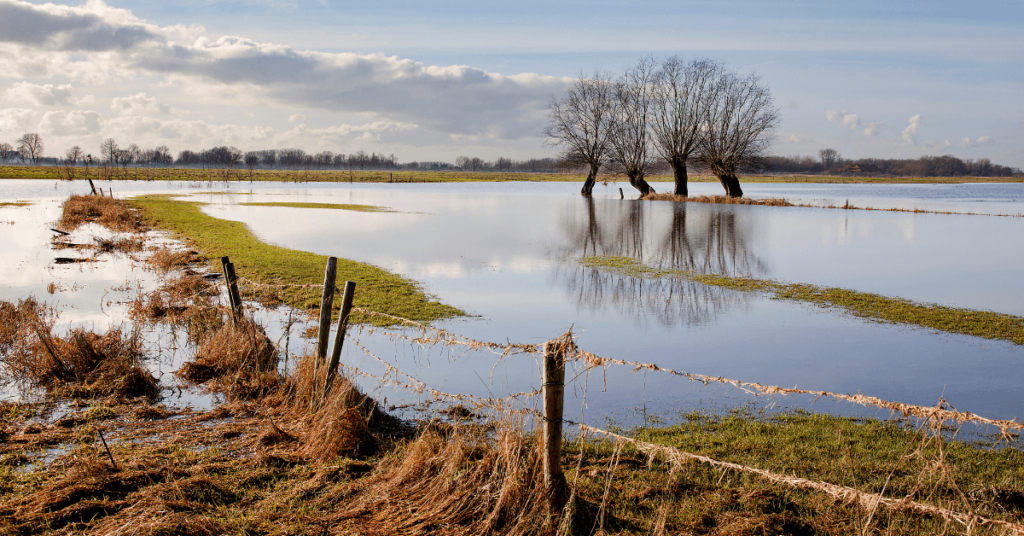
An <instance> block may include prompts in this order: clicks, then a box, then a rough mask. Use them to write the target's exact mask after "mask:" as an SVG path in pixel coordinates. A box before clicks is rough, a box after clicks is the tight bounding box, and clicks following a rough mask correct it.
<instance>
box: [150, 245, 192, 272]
mask: <svg viewBox="0 0 1024 536" xmlns="http://www.w3.org/2000/svg"><path fill="white" fill-rule="evenodd" d="M201 260H202V257H201V256H200V255H199V254H198V253H196V252H195V251H191V250H181V249H172V248H168V247H161V248H157V249H155V250H154V251H153V254H152V255H150V257H149V259H148V262H149V264H151V265H152V266H154V267H155V268H156V269H157V270H160V271H161V272H164V273H167V272H170V271H171V270H175V269H179V268H185V267H187V266H189V265H192V264H195V263H197V262H200V261H201Z"/></svg>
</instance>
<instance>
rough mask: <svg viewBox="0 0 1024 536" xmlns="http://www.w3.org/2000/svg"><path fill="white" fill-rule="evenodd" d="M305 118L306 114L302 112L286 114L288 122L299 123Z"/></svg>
mask: <svg viewBox="0 0 1024 536" xmlns="http://www.w3.org/2000/svg"><path fill="white" fill-rule="evenodd" d="M305 120H306V116H305V115H303V114H292V115H290V116H288V122H289V123H293V124H294V123H301V122H303V121H305Z"/></svg>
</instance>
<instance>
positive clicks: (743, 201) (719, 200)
mask: <svg viewBox="0 0 1024 536" xmlns="http://www.w3.org/2000/svg"><path fill="white" fill-rule="evenodd" d="M640 199H645V200H648V201H678V202H684V201H686V202H690V203H711V204H721V205H762V206H769V207H792V206H794V205H793V203H790V202H789V201H786V200H785V199H779V198H776V197H770V198H768V199H751V198H749V197H726V196H724V195H712V196H707V195H698V196H693V197H686V196H682V195H675V194H668V193H665V194H647V195H645V196H643V197H641V198H640Z"/></svg>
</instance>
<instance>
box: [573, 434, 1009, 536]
mask: <svg viewBox="0 0 1024 536" xmlns="http://www.w3.org/2000/svg"><path fill="white" fill-rule="evenodd" d="M577 426H579V428H580V430H581V431H582V432H583V433H584V434H596V435H602V436H605V437H607V438H609V439H612V440H614V441H615V442H616V444H620V443H625V444H630V445H633V446H634V447H636V448H637V449H638V450H639V451H641V452H643V453H644V454H645V455H647V456H649V457H651V458H657V457H660V458H662V459H664V460H666V461H667V462H669V463H671V464H673V465H676V466H680V465H682V464H684V463H685V462H688V461H696V462H700V463H704V464H708V465H711V466H714V467H719V468H722V469H728V470H733V471H740V472H744V473H752V474H755V475H757V476H759V477H761V478H763V479H765V480H768V481H771V482H775V483H779V484H785V485H788V486H791V487H794V488H800V489H809V490H815V491H820V492H823V493H826V494H828V495H831V496H833V497H835V498H837V499H839V500H842V501H850V502H854V501H855V502H859V503H860V504H861V505H862V506H864V508H865V509H867V510H868V511H872V512H873V511H874V510H875V509H876V508H877V507H878V506H879V505H884V506H887V507H889V508H892V509H895V510H909V511H912V512H916V513H919V514H926V515H935V516H940V517H942V518H943V519H947V520H953V521H956V522H958V523H960V524H962V525H963V526H965V527H968V528H972V527H977V526H979V525H988V526H992V527H999V528H1003V529H1006V530H1009V531H1010V532H1011V533H1012V534H1024V525H1020V524H1017V523H1011V522H1009V521H1001V520H998V519H990V518H987V517H982V516H979V515H975V514H964V513H961V512H956V511H954V510H950V509H948V508H941V507H938V506H934V505H930V504H926V503H922V502H918V501H914V500H912V499H911V498H910V497H904V498H902V499H892V498H888V497H883V496H882V494H883V493H884V492H885V491H884V489H883V491H882V492H880V493H877V494H876V493H865V492H863V491H860V490H858V489H856V488H850V487H846V486H839V485H836V484H830V483H828V482H819V481H816V480H809V479H806V478H800V477H795V476H789V475H782V474H779V473H773V472H771V471H766V470H764V469H758V468H756V467H750V466H748V465H743V464H739V463H732V462H723V461H719V460H716V459H714V458H709V457H707V456H701V455H699V454H693V453H690V452H686V451H683V450H679V449H677V448H674V447H668V446H665V445H658V444H655V443H648V442H646V441H641V440H639V439H634V438H632V437H628V436H624V435H621V434H616V433H615V432H609V431H607V430H602V429H600V428H595V427H593V426H587V425H585V424H577Z"/></svg>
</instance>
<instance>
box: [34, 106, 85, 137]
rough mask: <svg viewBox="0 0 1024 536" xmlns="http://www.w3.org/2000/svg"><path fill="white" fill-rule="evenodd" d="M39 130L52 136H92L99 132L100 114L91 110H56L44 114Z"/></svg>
mask: <svg viewBox="0 0 1024 536" xmlns="http://www.w3.org/2000/svg"><path fill="white" fill-rule="evenodd" d="M39 130H40V131H42V132H43V133H45V134H52V135H54V136H76V135H83V134H92V133H95V132H99V130H100V114H98V113H96V112H94V111H92V110H72V111H64V110H57V111H52V112H46V114H44V115H43V119H42V121H40V122H39Z"/></svg>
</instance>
